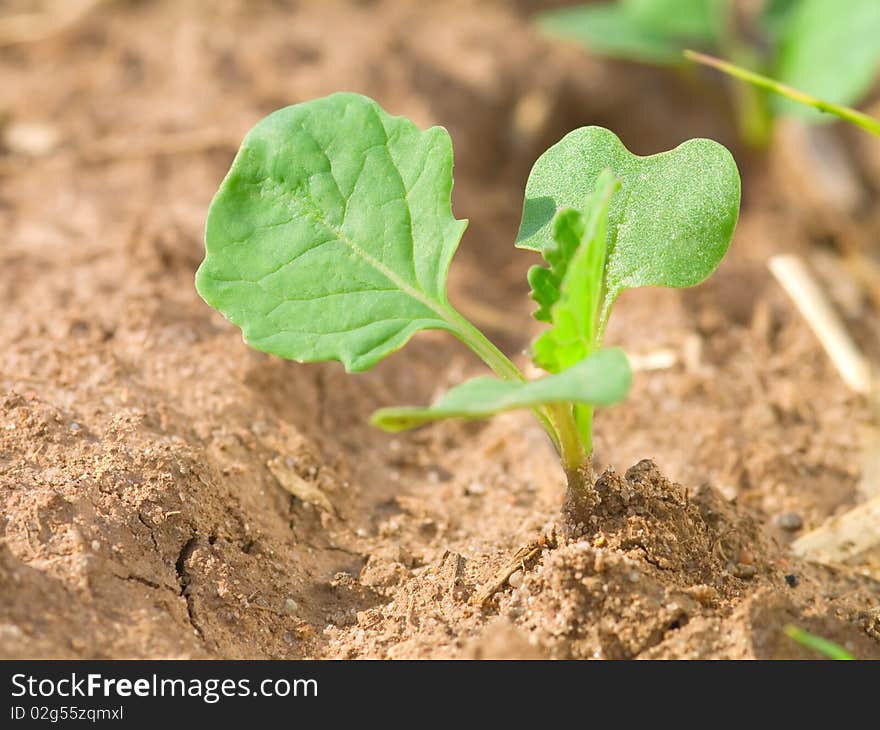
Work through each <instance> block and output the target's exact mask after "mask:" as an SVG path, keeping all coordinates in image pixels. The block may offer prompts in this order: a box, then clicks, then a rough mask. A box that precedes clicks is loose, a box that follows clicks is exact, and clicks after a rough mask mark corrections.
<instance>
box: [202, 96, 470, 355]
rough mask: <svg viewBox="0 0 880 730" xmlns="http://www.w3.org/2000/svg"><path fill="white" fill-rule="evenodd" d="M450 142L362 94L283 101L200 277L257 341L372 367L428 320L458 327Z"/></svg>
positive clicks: (227, 185)
mask: <svg viewBox="0 0 880 730" xmlns="http://www.w3.org/2000/svg"><path fill="white" fill-rule="evenodd" d="M451 192H452V142H451V141H450V139H449V135H448V133H447V132H446V130H445V129H442V128H441V127H433V128H432V129H428V130H426V131H422V130H420V129H418V128H417V127H416V126H415V124H413V123H412V122H411V121H409V120H408V119H406V118H404V117H394V116H391V115H389V114H387V113H386V112H385V111H384V110H383V109H382V108H381V107H380V106H379V105H378V104H377V103H376V102H375V101H373V100H372V99H369V98H367V97H365V96H360V95H358V94H348V93H344V94H333V95H332V96H327V97H324V98H321V99H315V100H313V101H308V102H305V103H303V104H297V105H296V106H291V107H287V108H285V109H281V110H279V111H277V112H275V113H273V114H270V115H269V116H268V117H266V118H265V119H263V120H262V121H261V122H259V123H258V124H257V125H256V126H255V127H254V128H253V129H252V130H251V131H250V132H249V133H248V135H247V137H246V138H245V140H244V142H243V143H242V146H241V149H240V150H239V152H238V154H237V155H236V158H235V161H234V162H233V164H232V168H231V169H230V170H229V173H228V174H227V176H226V179H225V180H224V181H223V184H222V185H221V187H220V190H219V191H218V193H217V195H216V196H215V198H214V201H213V203H212V204H211V209H210V212H209V214H208V222H207V229H206V234H205V248H206V256H205V260H204V262H203V263H202V265H201V266H200V267H199V271H198V273H197V275H196V288H197V289H198V291H199V294H201V296H202V297H203V298H204V299H205V301H206V302H208V304H210V305H211V306H213V307H215V308H216V309H219V310H220V311H221V312H222V313H223V314H224V315H225V316H226V317H227V318H228V319H229V320H230V321H232V322H233V323H235V324H237V325H238V326H239V327H241V329H242V331H243V333H244V337H245V340H246V341H247V342H248V344H250V345H251V346H253V347H255V348H257V349H258V350H263V351H265V352H270V353H273V354H275V355H280V356H281V357H285V358H290V359H293V360H299V361H319V360H340V361H341V362H342V363H343V364H344V365H345V368H346V369H347V370H349V371H357V370H365V369H367V368H369V367H371V366H373V365H374V364H375V363H376V362H377V361H379V360H381V359H382V358H383V357H385V356H386V355H388V354H390V353H391V352H394V351H395V350H397V349H398V348H400V347H402V346H403V345H404V344H405V343H406V341H407V340H408V339H409V338H410V337H411V336H412V335H413V334H414V333H415V332H417V331H419V330H422V329H447V330H455V327H456V325H455V322H454V316H453V315H452V314H451V309H450V307H449V306H448V304H447V301H446V292H445V285H446V274H447V269H448V268H449V263H450V261H451V259H452V256H453V254H454V253H455V249H456V247H457V246H458V242H459V239H460V238H461V235H462V233H463V232H464V229H465V226H466V225H467V221H461V220H456V219H455V218H454V216H453V215H452V210H451V204H450V196H451Z"/></svg>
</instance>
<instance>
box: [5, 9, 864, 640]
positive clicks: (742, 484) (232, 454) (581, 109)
mask: <svg viewBox="0 0 880 730" xmlns="http://www.w3.org/2000/svg"><path fill="white" fill-rule="evenodd" d="M533 5H535V4H534V3H502V2H498V3H496V2H480V3H473V2H444V3H433V2H430V3H429V2H425V3H422V2H419V3H410V2H402V1H401V2H378V1H377V2H353V3H345V4H343V3H339V2H334V1H326V2H280V1H279V2H269V1H268V0H263V1H261V2H249V3H244V2H237V1H233V0H224V1H222V2H215V3H210V4H207V3H198V2H170V1H169V2H154V3H144V2H131V1H129V2H122V1H118V2H108V3H105V4H104V6H103V7H102V8H100V9H99V10H98V11H96V12H95V13H93V14H91V15H89V16H88V17H86V18H84V19H82V20H80V21H78V22H77V23H76V24H75V25H74V26H72V27H70V28H68V29H66V30H64V31H63V32H60V33H57V34H55V35H53V36H52V37H50V38H47V39H45V40H41V41H39V42H31V43H22V44H12V45H5V46H2V47H0V89H2V97H0V105H2V106H0V117H2V120H3V121H2V125H3V131H2V133H0V139H2V140H3V147H2V150H0V263H2V266H0V302H2V307H0V517H2V519H0V656H2V657H3V658H12V657H17V658H22V657H66V658H87V657H156V658H159V657H180V658H186V657H192V658H204V657H214V658H221V657H222V658H246V657H253V658H301V657H346V658H360V657H383V658H404V657H406V658H412V657H423V658H428V657H574V658H633V657H640V658H687V657H703V658H709V657H711V658H750V657H756V658H771V657H772V658H779V657H804V658H809V657H811V656H814V655H813V654H812V653H811V652H809V651H807V650H806V649H803V648H801V647H800V646H798V645H796V644H794V643H793V642H791V641H790V640H789V639H787V638H786V637H785V636H784V634H783V633H782V627H783V626H784V625H785V624H788V623H795V624H797V625H800V626H803V627H804V628H807V629H810V630H812V631H814V632H816V633H818V634H821V635H822V636H826V637H828V638H830V639H833V640H835V641H837V642H839V643H841V644H842V645H844V646H846V647H847V648H849V649H850V650H851V651H852V652H854V653H855V654H857V655H858V656H860V657H865V658H880V613H878V606H880V582H878V579H880V572H878V564H877V562H874V563H872V562H870V561H867V562H865V561H862V563H860V564H857V565H848V566H836V567H827V566H820V565H815V564H808V563H804V562H802V561H800V560H797V559H795V558H794V557H793V556H792V555H791V553H790V551H789V550H788V548H787V546H788V544H789V543H790V542H791V540H792V539H793V538H794V537H796V536H797V535H799V534H802V533H803V532H804V531H805V530H808V529H810V528H813V527H816V526H818V525H820V524H821V523H822V522H823V521H824V520H825V519H827V518H828V517H829V516H832V515H835V514H838V513H840V512H842V511H844V510H846V509H848V508H849V507H851V506H852V505H854V504H856V503H858V502H859V501H860V500H863V499H864V498H865V497H866V496H867V494H866V489H867V487H866V486H865V484H866V483H870V479H866V476H870V473H869V470H867V467H866V465H865V460H864V458H863V450H862V447H861V444H863V443H864V434H865V433H869V432H870V430H871V428H872V426H871V423H872V421H871V413H870V411H869V409H868V407H867V406H866V405H865V404H864V402H862V401H861V400H860V399H859V398H856V397H854V396H852V395H851V394H850V393H849V392H848V391H847V390H846V389H845V387H844V386H843V385H842V383H841V381H840V379H839V377H838V375H837V374H836V372H835V371H834V370H833V368H832V367H831V365H830V364H829V363H828V361H827V358H826V357H825V355H824V354H823V352H822V351H821V349H820V347H819V345H818V344H817V342H816V341H815V339H814V338H813V336H812V335H811V333H810V332H809V330H808V329H807V327H806V326H805V325H804V324H803V322H802V321H801V320H800V319H799V317H798V315H797V314H796V313H795V311H794V310H793V309H792V307H791V306H790V304H789V303H788V301H787V300H786V299H785V297H784V295H783V294H782V293H781V291H780V290H779V289H778V287H777V286H776V285H775V283H774V282H773V281H772V279H771V278H770V277H769V275H768V274H767V273H766V267H765V261H766V259H767V257H768V256H769V255H770V254H771V253H774V252H778V251H781V250H797V251H801V252H814V251H815V250H820V249H819V247H820V246H825V247H828V246H829V242H831V243H833V242H834V240H835V236H837V235H838V233H839V232H838V231H837V230H836V228H835V225H837V223H839V215H837V216H835V215H831V214H827V215H819V214H818V213H817V211H819V212H821V210H822V208H821V206H817V205H814V204H813V203H812V202H811V199H810V198H809V197H808V196H807V195H806V194H805V193H804V191H803V190H802V189H800V188H799V187H798V185H799V184H801V183H803V184H805V185H806V184H807V183H808V181H809V176H793V175H792V174H791V170H790V167H785V165H788V164H790V163H787V162H786V161H785V159H784V157H783V158H782V159H780V157H779V156H773V157H771V158H770V159H762V158H761V157H760V156H758V155H756V154H750V153H748V152H747V151H744V150H742V149H740V148H739V147H738V145H737V142H736V137H735V135H734V133H733V130H732V129H731V127H730V124H729V122H728V121H726V120H727V119H728V118H729V115H727V114H726V110H725V109H724V107H723V95H722V94H721V93H720V92H718V93H717V95H713V93H714V92H712V91H711V90H710V91H709V92H707V91H706V88H705V87H699V86H698V85H697V84H696V81H695V79H693V78H689V77H687V76H684V77H682V78H680V79H678V80H675V79H674V78H670V77H668V76H665V75H662V74H660V73H659V72H657V71H653V70H650V69H644V68H638V67H631V66H626V65H622V64H609V63H605V62H601V61H599V60H597V59H593V58H590V57H588V56H586V55H585V54H583V53H581V52H579V51H578V50H577V49H574V48H570V47H565V46H558V45H553V44H551V43H548V42H547V41H546V40H544V39H542V38H540V37H538V36H536V35H535V34H534V33H533V31H532V30H531V29H530V26H529V23H528V19H527V12H528V11H529V10H530V8H531V7H532V6H533ZM341 89H346V90H354V91H359V92H362V93H366V94H369V95H371V96H373V97H375V98H376V99H378V100H379V101H380V102H381V103H382V105H383V106H384V107H385V108H387V109H388V110H390V111H392V112H394V113H401V114H407V115H409V116H411V117H412V118H413V119H415V120H416V121H417V122H418V123H419V124H420V125H428V124H433V123H441V124H443V125H445V126H447V127H448V128H449V130H450V132H451V134H452V137H453V141H454V144H455V150H456V189H455V195H454V204H455V211H456V214H457V216H458V217H467V218H470V219H471V226H470V228H469V230H468V232H467V234H466V235H465V239H464V241H463V243H462V247H461V251H460V253H459V255H458V256H457V257H456V261H455V262H454V263H453V270H452V276H451V299H452V301H453V302H454V303H456V304H457V305H458V306H459V307H460V309H461V310H462V311H463V312H464V313H465V314H467V315H469V316H470V317H472V318H473V320H474V321H475V322H476V323H477V324H479V325H480V326H482V327H483V328H484V329H485V330H486V331H487V332H489V333H490V335H491V336H492V337H493V338H495V339H496V340H497V341H498V342H500V343H501V344H502V345H503V346H504V347H505V349H506V350H507V351H508V352H512V353H517V352H522V351H523V350H524V349H525V348H526V347H527V345H528V342H529V340H530V339H531V337H533V336H534V335H535V334H536V333H537V332H538V324H537V323H536V322H534V321H533V320H532V319H531V318H530V311H531V303H530V301H529V300H528V296H527V291H528V288H527V284H526V282H525V271H526V270H527V268H528V266H529V265H531V264H533V263H535V258H534V257H533V256H531V255H530V254H527V253H525V252H521V251H520V252H514V250H513V249H512V241H513V238H514V234H515V230H516V226H517V224H518V220H519V211H520V205H521V195H522V186H523V183H524V180H525V177H526V175H527V173H528V170H529V167H530V165H531V163H532V161H533V160H534V158H535V157H536V156H537V154H539V153H540V151H542V150H543V149H544V148H545V147H546V146H547V145H548V144H550V143H552V142H554V141H555V140H556V139H558V138H559V137H560V136H561V135H562V134H563V133H564V132H565V131H567V130H569V129H571V128H573V127H576V126H579V125H582V124H590V123H593V124H602V125H605V126H609V127H611V128H613V129H614V130H615V131H616V132H617V133H618V134H619V135H620V136H621V137H622V139H623V140H624V142H625V143H626V144H627V145H628V146H629V147H630V148H631V149H633V150H634V151H636V152H639V153H642V154H647V153H650V152H656V151H660V150H662V149H666V148H669V147H671V146H673V145H675V144H677V143H678V142H680V141H682V140H683V139H685V138H687V137H689V136H713V137H715V138H717V139H719V140H720V141H722V142H725V143H727V144H729V145H731V146H732V147H733V148H734V150H735V151H736V153H737V155H738V159H739V161H740V163H741V166H742V168H743V173H744V184H745V191H746V195H745V200H744V210H743V217H742V220H741V224H740V227H739V230H738V233H737V237H736V239H735V242H734V244H733V247H732V249H731V254H730V256H729V257H728V259H727V260H726V261H725V263H724V264H723V265H722V267H721V269H720V270H719V272H718V274H717V275H716V276H715V277H714V278H713V279H712V280H711V281H710V282H709V283H707V284H705V285H703V286H701V287H699V288H697V289H695V290H690V291H687V292H675V291H665V290H656V291H654V290H652V291H641V292H637V293H628V294H626V295H624V297H622V299H621V302H620V304H619V305H618V307H617V310H616V311H615V315H614V317H613V318H612V324H611V327H610V329H609V341H610V342H612V343H614V344H620V345H622V346H624V347H625V348H626V349H627V351H628V352H629V353H630V354H631V355H632V356H633V358H634V361H636V362H646V361H647V362H648V363H650V362H651V358H652V357H653V359H654V362H657V361H658V358H657V353H658V352H660V353H661V354H662V355H663V357H664V358H666V360H665V364H664V365H663V367H662V368H660V369H643V370H641V371H639V372H638V373H637V377H636V383H635V386H634V391H633V394H632V397H631V398H630V400H629V401H628V402H626V403H625V404H622V405H620V406H617V407H615V408H613V409H610V410H608V411H603V412H601V413H600V414H599V416H598V418H597V424H596V441H597V448H596V462H597V467H598V471H599V472H601V471H602V470H605V469H607V471H605V472H604V473H603V474H602V475H601V477H600V478H599V479H598V481H597V483H596V485H595V489H594V492H593V495H592V498H593V501H594V504H595V510H594V515H593V518H592V519H591V521H590V525H588V528H587V530H586V532H585V534H583V535H581V536H579V537H578V539H576V540H567V539H565V538H563V537H562V535H561V533H560V531H559V530H558V528H557V522H558V519H559V511H560V507H561V503H562V499H563V495H564V488H563V476H562V473H561V470H560V468H559V466H558V464H557V462H556V460H555V457H554V454H553V453H552V449H551V447H550V445H549V444H548V443H547V442H546V441H545V438H544V436H543V434H542V432H541V431H540V429H539V427H538V426H537V425H536V424H534V423H533V422H531V421H530V419H529V416H528V414H512V415H505V416H503V417H500V418H497V419H495V420H494V421H492V422H489V423H467V424H463V423H442V424H438V425H436V426H431V427H429V428H425V429H422V430H419V431H417V432H414V433H410V434H405V435H402V436H397V437H391V436H389V435H387V434H384V433H381V432H378V431H376V430H373V429H372V428H370V427H369V425H368V424H367V419H368V416H369V414H370V412H371V411H372V410H373V409H375V408H377V407H380V406H383V405H391V404H395V403H407V402H412V403H418V402H424V401H427V400H429V399H430V398H431V397H433V396H434V395H435V394H436V393H437V392H439V390H440V389H442V388H444V387H446V386H448V385H450V384H453V383H456V382H459V381H460V380H461V379H462V378H464V377H467V376H470V375H474V374H478V373H480V372H481V367H480V365H479V363H477V362H475V361H474V359H473V357H472V356H470V354H469V353H468V352H467V351H465V350H464V349H463V348H462V347H461V346H459V345H458V344H457V343H456V342H454V341H453V340H451V339H450V338H449V337H447V336H444V335H443V334H442V333H425V334H422V335H420V336H418V337H417V338H416V339H415V340H414V342H413V343H412V344H411V345H410V346H408V347H407V348H406V349H405V350H403V351H401V352H400V353H398V354H396V355H394V356H393V357H391V358H390V359H389V360H387V361H386V362H384V363H382V364H381V365H380V366H379V367H378V368H376V369H375V370H374V371H372V372H370V373H366V374H361V375H357V376H347V375H345V374H344V372H343V371H342V368H341V367H340V366H338V365H336V364H327V365H310V366H303V365H297V364H295V363H291V362H285V361H282V360H279V359H276V358H272V357H268V356H265V355H262V354H260V353H257V352H254V351H251V350H249V349H248V348H247V347H246V346H245V345H244V344H243V343H242V341H241V337H240V333H239V332H238V331H237V330H236V329H235V328H234V327H233V326H232V325H230V324H228V323H227V322H225V321H224V320H223V319H222V317H220V315H219V314H217V313H216V312H213V311H212V310H211V309H210V308H208V307H207V305H205V304H204V303H203V302H202V301H201V300H200V299H199V298H198V296H197V294H196V292H195V290H194V288H193V273H194V271H195V268H196V267H197V265H198V263H199V261H200V260H201V256H202V251H203V247H202V230H203V229H202V227H203V223H204V216H205V213H206V210H207V206H208V203H209V201H210V199H211V196H212V194H213V193H214V191H215V190H216V188H217V185H218V184H219V181H220V180H221V178H222V176H223V174H224V173H225V170H226V169H227V167H228V165H229V163H230V161H231V158H232V155H233V154H234V151H235V149H236V147H237V144H238V142H239V140H240V138H241V136H242V135H243V134H244V132H245V131H246V130H247V129H248V128H249V127H250V126H251V125H252V124H253V123H254V122H255V121H256V120H257V119H259V118H260V117H261V116H263V115H264V114H266V113H268V112H269V111H271V110H273V109H275V108H277V107H279V106H284V105H287V104H291V103H295V102H297V101H302V100H305V99H308V98H311V97H314V96H318V95H322V94H325V93H330V92H332V91H335V90H341ZM634 110H637V111H635V112H634ZM847 144H848V145H850V147H851V148H853V149H855V148H854V147H853V146H854V145H859V144H862V142H861V141H860V140H859V139H856V138H854V137H848V138H847ZM866 149H867V148H866ZM853 158H855V159H857V160H858V162H859V165H860V166H861V167H860V173H859V180H860V184H861V188H860V190H861V194H862V195H863V196H864V200H862V202H861V205H860V207H859V210H861V211H865V210H868V211H871V210H876V209H877V207H878V206H877V205H876V203H875V202H874V201H876V197H877V193H878V189H877V183H876V181H880V154H877V152H876V150H874V151H873V152H872V151H870V150H868V151H864V150H863V151H862V152H859V151H858V149H856V154H853ZM780 169H781V170H782V172H780ZM793 177H794V178H795V179H794V181H793V182H792V178H793ZM780 180H783V181H788V184H787V185H783V184H781V183H780ZM871 180H873V181H875V183H874V184H873V185H872V184H871V183H870V181H871ZM805 181H806V182H805ZM813 192H815V191H813ZM820 197H821V195H820ZM858 229H859V230H860V231H861V230H864V231H866V232H867V233H870V234H871V235H873V234H875V233H878V232H880V226H877V216H876V215H875V216H873V217H871V215H869V214H864V213H863V214H862V215H861V217H860V218H859V219H858ZM867 233H866V235H867ZM874 239H875V240H877V236H876V235H875V236H874ZM811 255H812V253H811ZM839 303H840V304H841V306H843V307H844V308H845V311H846V314H847V317H848V322H849V323H850V324H851V325H852V326H853V327H854V328H855V330H856V331H857V332H858V333H859V336H860V338H861V341H862V342H863V343H865V346H866V347H868V348H869V349H870V347H871V344H870V343H872V342H877V341H880V339H878V338H877V334H878V327H877V317H876V315H875V314H874V312H875V311H876V309H875V308H874V307H873V306H872V304H871V302H870V298H869V297H866V296H862V295H860V294H859V293H856V294H855V295H853V293H852V292H844V293H843V294H842V295H841V298H840V301H839ZM873 347H874V349H875V350H876V345H874V346H873ZM520 359H522V358H520ZM661 359H662V358H661ZM649 459H650V460H651V461H648V460H649ZM514 556H517V557H516V559H515V560H514V562H513V563H511V560H512V558H513V557H514ZM499 571H500V572H499ZM499 576H500V577H499ZM872 576H873V577H872ZM493 581H494V582H493ZM490 587H494V588H495V589H496V590H494V591H492V592H490V591H489V588H490Z"/></svg>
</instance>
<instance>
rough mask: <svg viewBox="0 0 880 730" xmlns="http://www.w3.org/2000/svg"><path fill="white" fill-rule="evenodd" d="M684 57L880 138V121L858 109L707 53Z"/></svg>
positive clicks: (690, 52)
mask: <svg viewBox="0 0 880 730" xmlns="http://www.w3.org/2000/svg"><path fill="white" fill-rule="evenodd" d="M684 55H685V57H686V58H688V59H690V60H691V61H695V62H697V63H701V64H703V65H704V66H711V67H712V68H715V69H718V70H719V71H721V72H723V73H726V74H728V75H730V76H733V77H734V78H737V79H740V80H741V81H746V82H748V83H750V84H753V85H755V86H757V87H758V88H759V89H766V90H767V91H772V92H774V93H776V94H779V95H781V96H784V97H786V98H787V99H791V100H792V101H797V102H800V103H801V104H805V105H806V106H810V107H813V108H814V109H817V110H818V111H820V112H826V113H828V114H834V115H835V116H838V117H840V118H841V119H845V120H846V121H847V122H850V123H851V124H855V125H856V126H857V127H861V128H862V129H864V130H867V131H868V132H870V133H871V134H876V135H877V136H878V137H880V119H877V118H875V117H872V116H871V115H869V114H864V113H862V112H860V111H857V110H856V109H850V108H849V107H847V106H840V105H839V104H832V103H831V102H828V101H822V99H817V98H816V97H815V96H810V95H809V94H806V93H804V92H803V91H799V90H798V89H795V88H793V87H791V86H787V85H786V84H782V83H780V82H778V81H774V80H773V79H771V78H769V77H767V76H762V75H761V74H758V73H755V72H754V71H749V70H747V69H744V68H741V67H740V66H737V65H736V64H733V63H729V62H728V61H723V60H722V59H720V58H715V56H709V55H707V54H705V53H699V52H697V51H685V52H684Z"/></svg>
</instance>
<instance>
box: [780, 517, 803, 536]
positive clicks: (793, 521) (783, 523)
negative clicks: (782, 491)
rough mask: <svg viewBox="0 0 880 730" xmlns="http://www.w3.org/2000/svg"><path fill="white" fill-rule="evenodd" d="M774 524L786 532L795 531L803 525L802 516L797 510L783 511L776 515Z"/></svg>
mask: <svg viewBox="0 0 880 730" xmlns="http://www.w3.org/2000/svg"><path fill="white" fill-rule="evenodd" d="M776 526H777V527H779V529H781V530H787V531H788V532H797V531H798V530H800V529H801V528H802V527H803V526H804V518H803V517H801V516H800V515H799V514H798V513H797V512H785V513H783V514H781V515H778V516H777V517H776Z"/></svg>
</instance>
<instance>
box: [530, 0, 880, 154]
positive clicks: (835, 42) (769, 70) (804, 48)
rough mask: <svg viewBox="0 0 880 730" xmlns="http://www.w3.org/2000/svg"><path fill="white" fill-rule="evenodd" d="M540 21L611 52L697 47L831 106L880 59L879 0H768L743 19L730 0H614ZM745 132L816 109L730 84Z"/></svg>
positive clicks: (669, 59)
mask: <svg viewBox="0 0 880 730" xmlns="http://www.w3.org/2000/svg"><path fill="white" fill-rule="evenodd" d="M537 22H538V25H539V26H540V27H541V28H542V29H544V30H545V31H546V32H548V33H550V34H551V35H553V36H556V37H560V38H569V39H572V40H575V41H577V42H579V43H581V44H582V45H584V46H586V47H587V48H589V49H590V50H592V51H594V52H596V53H599V54H602V55H605V56H609V57H613V58H621V59H626V60H631V61H637V62H643V63H652V64H665V65H677V64H680V63H681V59H682V55H681V54H682V51H684V50H685V49H686V48H697V49H699V50H701V51H708V52H712V53H715V54H718V55H721V56H724V57H725V58H728V59H731V60H732V61H733V62H734V64H736V65H738V66H741V67H744V68H746V69H749V70H753V71H756V72H760V73H762V74H767V75H769V76H771V77H773V78H774V79H777V80H778V81H779V82H780V83H782V84H785V85H788V86H793V87H797V88H800V89H804V90H805V91H806V92H807V93H809V94H811V95H816V96H818V97H821V98H823V99H827V100H828V102H830V103H832V104H837V105H850V104H854V103H856V102H857V101H858V100H859V99H860V98H861V97H862V96H863V95H864V94H865V93H866V92H867V91H868V90H869V88H870V86H871V84H872V82H873V80H874V79H875V77H876V75H877V71H878V68H880V42H878V39H880V1H878V0H846V2H840V1H839V0H765V1H764V3H763V4H762V5H761V6H760V9H759V12H757V13H756V14H754V15H753V17H751V18H750V20H749V21H748V22H746V21H744V20H743V18H742V17H741V15H740V14H738V13H737V12H736V4H735V2H734V0H618V2H614V3H599V4H590V5H583V6H577V7H572V8H564V9H561V10H553V11H549V12H546V13H542V14H540V15H539V16H538V19H537ZM734 103H735V106H736V109H737V116H738V124H739V128H740V133H741V135H742V136H743V138H744V139H745V140H746V141H747V142H748V143H750V144H752V145H755V146H763V145H765V144H766V143H767V142H768V141H769V138H770V133H771V131H772V123H773V120H774V118H776V117H777V116H780V115H794V116H799V117H802V118H805V119H807V120H809V121H814V122H815V121H819V120H821V119H822V117H821V115H819V114H818V113H816V112H815V111H814V110H813V109H810V108H807V107H804V106H802V105H798V104H795V103H793V102H792V101H790V100H789V99H786V98H781V97H775V98H774V97H768V96H767V95H766V94H765V93H764V90H762V89H758V88H755V87H740V88H739V89H738V90H736V91H735V92H734Z"/></svg>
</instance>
